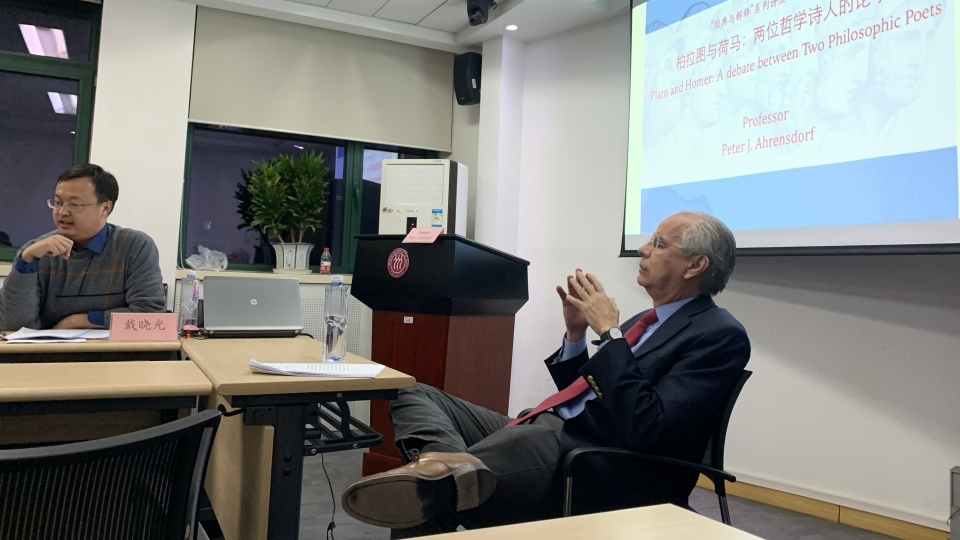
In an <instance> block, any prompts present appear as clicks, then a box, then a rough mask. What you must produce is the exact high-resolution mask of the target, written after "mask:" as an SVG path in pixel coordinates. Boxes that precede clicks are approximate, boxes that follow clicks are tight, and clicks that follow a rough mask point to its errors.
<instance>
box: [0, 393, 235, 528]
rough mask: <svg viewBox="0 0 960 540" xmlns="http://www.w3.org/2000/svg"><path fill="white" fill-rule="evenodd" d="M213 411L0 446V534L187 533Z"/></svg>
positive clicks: (215, 418) (215, 420)
mask: <svg viewBox="0 0 960 540" xmlns="http://www.w3.org/2000/svg"><path fill="white" fill-rule="evenodd" d="M219 424H220V413H219V412H218V411H203V412H201V413H199V414H195V415H191V416H188V417H186V418H183V419H180V420H176V421H174V422H170V423H167V424H163V425H161V426H157V427H152V428H149V429H145V430H142V431H137V432H134V433H129V434H126V435H120V436H117V437H109V438H106V439H99V440H95V441H88V442H81V443H74V444H65V445H59V446H48V447H42V448H30V449H24V450H3V451H0V538H2V539H3V540H19V539H27V538H31V539H32V538H64V539H67V538H69V539H71V540H86V539H90V540H94V539H102V538H111V539H114V540H125V539H130V540H134V539H136V540H154V539H155V540H174V539H176V540H184V539H187V540H193V539H194V538H195V537H196V516H197V505H198V502H199V496H200V487H201V485H202V482H203V477H204V475H205V472H206V466H207V458H208V457H209V453H210V446H211V444H212V443H213V437H214V435H215V434H216V430H217V426H218V425H219Z"/></svg>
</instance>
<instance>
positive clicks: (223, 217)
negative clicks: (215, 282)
mask: <svg viewBox="0 0 960 540" xmlns="http://www.w3.org/2000/svg"><path fill="white" fill-rule="evenodd" d="M188 139H189V140H188V145H189V148H188V154H187V155H188V161H187V171H188V174H187V181H186V183H185V186H184V210H183V215H184V219H183V223H182V227H181V242H180V245H181V260H180V263H181V266H185V260H186V258H187V257H189V256H190V255H192V254H194V253H196V252H197V247H198V246H204V247H206V248H208V249H213V250H216V251H220V252H222V253H225V254H227V259H228V261H229V265H228V266H229V269H232V270H263V271H268V270H270V269H271V268H272V267H273V266H274V253H273V249H272V247H271V246H270V244H269V241H270V240H269V239H267V238H266V237H265V236H264V235H262V234H261V233H260V232H259V231H257V230H254V229H252V228H250V227H245V226H244V224H243V219H242V218H241V216H240V214H239V213H238V201H237V199H236V198H235V194H236V192H237V188H238V184H239V183H241V182H242V181H243V177H242V171H247V170H250V169H252V168H253V167H254V163H255V162H260V161H263V160H270V159H272V158H275V157H277V156H279V155H281V154H287V155H292V156H294V157H296V156H297V155H298V154H300V153H301V152H308V151H313V152H314V153H317V154H322V155H323V157H324V161H325V166H326V167H327V168H328V169H329V171H330V173H329V177H328V179H329V192H328V194H327V203H326V206H325V207H324V209H323V211H322V212H321V216H320V218H321V219H320V221H321V223H322V225H321V226H320V227H318V228H317V230H316V231H314V232H312V233H308V234H307V235H306V236H305V237H304V242H308V243H311V244H314V245H315V246H316V248H314V250H313V252H312V253H311V256H310V264H311V266H319V264H320V257H321V255H323V248H324V247H329V248H330V254H331V257H332V259H333V271H334V272H340V273H348V272H350V271H352V253H353V247H354V240H353V236H354V235H355V234H357V233H359V232H364V233H366V232H372V233H374V234H375V233H376V232H377V228H378V223H379V205H380V173H379V169H380V162H381V161H382V160H383V159H387V158H398V157H399V158H408V157H409V158H423V157H428V154H431V152H427V151H424V150H410V149H405V148H391V147H384V146H376V145H364V144H363V143H357V142H349V141H338V140H333V139H324V138H319V137H309V136H304V135H294V134H286V133H277V132H270V131H261V130H252V129H243V128H233V127H228V126H213V125H206V124H191V126H190V135H189V137H188ZM358 156H359V157H360V158H361V159H362V164H361V163H358V160H357V159H356V158H357V157H358ZM432 157H436V153H435V152H433V153H432ZM357 201H360V203H361V204H360V205H359V208H356V206H355V204H356V202H357ZM357 210H359V212H357Z"/></svg>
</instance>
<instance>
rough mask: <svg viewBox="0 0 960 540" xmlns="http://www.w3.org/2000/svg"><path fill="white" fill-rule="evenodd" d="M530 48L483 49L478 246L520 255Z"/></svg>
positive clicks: (503, 44)
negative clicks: (526, 68)
mask: <svg viewBox="0 0 960 540" xmlns="http://www.w3.org/2000/svg"><path fill="white" fill-rule="evenodd" d="M523 79H524V44H523V43H522V42H519V41H516V40H513V39H508V38H505V37H499V38H496V39H492V40H490V41H487V42H485V43H484V44H483V70H482V73H481V83H482V84H481V88H482V96H483V97H482V99H481V101H480V132H479V148H478V150H477V192H476V214H477V215H476V240H477V241H479V242H482V243H484V244H487V245H489V246H493V247H495V248H497V249H500V250H503V251H506V252H507V253H516V251H517V241H518V233H517V230H518V223H517V218H518V216H519V197H518V192H519V189H520V136H521V133H522V131H523V129H522V126H523V121H522V119H523V111H522V108H523Z"/></svg>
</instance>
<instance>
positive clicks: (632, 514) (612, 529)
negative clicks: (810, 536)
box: [457, 504, 757, 540]
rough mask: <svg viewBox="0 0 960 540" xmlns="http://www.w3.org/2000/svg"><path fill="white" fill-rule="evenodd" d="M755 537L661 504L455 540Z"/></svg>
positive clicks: (711, 539) (470, 534)
mask: <svg viewBox="0 0 960 540" xmlns="http://www.w3.org/2000/svg"><path fill="white" fill-rule="evenodd" d="M584 538H603V539H604V540H757V537H756V536H753V535H752V534H748V533H745V532H743V531H740V530H737V529H734V528H733V527H728V526H726V525H724V524H723V523H720V522H718V521H714V520H712V519H710V518H705V517H703V516H701V515H697V514H695V513H693V512H691V511H689V510H684V509H682V508H679V507H677V506H673V505H669V504H664V505H660V506H648V507H645V508H633V509H631V510H619V511H617V512H605V513H602V514H590V515H586V516H574V517H568V518H561V519H551V520H547V521H535V522H532V523H520V524H517V525H507V526H504V527H491V528H489V529H477V530H474V531H461V532H459V533H457V540H494V539H496V540H514V539H516V540H583V539H584Z"/></svg>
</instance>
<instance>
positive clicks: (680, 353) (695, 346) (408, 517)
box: [343, 212, 750, 538]
mask: <svg viewBox="0 0 960 540" xmlns="http://www.w3.org/2000/svg"><path fill="white" fill-rule="evenodd" d="M638 252H639V254H640V256H641V257H642V258H641V260H640V268H639V274H638V276H637V283H638V284H639V285H640V286H641V287H643V288H644V289H645V290H646V291H647V293H648V294H649V295H650V298H651V299H652V300H653V306H654V307H653V309H650V310H647V311H645V312H643V313H640V314H638V315H636V316H634V317H632V318H630V319H628V320H627V321H625V322H623V323H621V320H620V313H619V310H618V309H617V306H616V304H615V303H614V301H613V299H612V298H610V297H609V296H607V294H606V293H605V292H604V288H603V285H602V284H601V283H600V281H599V280H598V279H597V278H596V277H595V276H593V275H592V274H585V273H583V272H582V271H580V270H579V269H578V270H577V271H576V272H575V275H573V276H568V278H567V284H566V287H562V286H558V287H557V293H558V294H559V296H560V300H561V303H562V306H563V318H564V322H565V324H566V334H565V335H564V337H563V343H562V346H561V348H560V349H559V350H558V351H557V352H555V353H554V354H552V355H550V357H549V358H547V360H546V367H547V369H548V370H549V372H550V375H551V376H552V377H553V380H554V382H556V385H557V388H558V389H559V390H560V391H559V392H558V393H557V394H554V395H553V396H550V397H548V398H547V399H546V400H544V401H543V402H542V403H541V404H540V405H539V406H537V407H535V408H534V409H531V410H528V411H525V412H524V413H521V415H520V416H519V417H518V418H516V419H513V418H509V417H506V416H503V415H501V414H498V413H496V412H493V411H490V410H487V409H484V408H482V407H478V406H475V405H472V404H470V403H467V402H465V401H463V400H460V399H457V398H455V397H453V396H450V395H448V394H446V393H444V392H442V391H440V390H437V389H435V388H432V387H429V386H426V385H421V384H418V385H417V386H416V387H414V388H413V389H410V390H406V391H401V393H400V395H399V397H398V398H397V400H395V401H394V402H393V403H392V404H391V418H392V421H393V425H394V430H395V433H396V444H397V447H398V449H400V450H401V453H402V454H404V455H405V456H406V457H407V459H409V460H410V462H409V463H408V464H407V465H404V466H403V467H400V468H397V469H394V470H392V471H387V472H385V473H381V474H377V475H373V476H369V477H366V478H363V479H361V480H359V481H357V482H355V483H354V484H352V485H350V486H349V487H347V489H346V491H345V492H344V494H343V506H344V508H345V509H346V511H347V512H348V513H349V514H351V515H352V516H354V517H356V518H357V519H359V520H361V521H364V522H367V523H371V524H375V525H379V526H383V527H390V528H393V529H400V531H394V533H395V534H394V537H395V538H402V537H407V536H412V535H419V534H427V533H430V532H440V531H444V530H450V529H451V528H455V527H456V526H457V525H463V526H464V527H466V528H477V527H487V526H494V525H503V524H507V523H516V522H520V521H531V520H537V519H546V518H551V517H557V516H559V515H560V513H561V511H562V504H561V498H562V482H561V481H560V477H559V476H560V475H559V472H558V464H559V463H561V462H562V460H563V457H564V456H565V455H566V454H567V453H569V452H570V451H571V450H573V449H575V448H579V447H585V446H607V447H617V448H623V449H625V450H631V451H638V452H644V453H649V454H656V455H661V456H666V457H670V458H676V459H682V460H686V461H691V462H700V460H701V459H702V458H703V455H704V453H705V451H706V446H707V444H708V441H709V438H710V433H711V431H712V429H713V428H714V426H715V425H716V423H717V422H718V420H719V416H720V414H721V413H722V407H723V405H724V403H725V402H726V399H727V397H728V395H729V393H730V390H731V388H732V386H733V384H734V383H735V381H736V380H737V378H738V377H739V376H740V374H741V373H742V371H743V369H744V366H746V364H747V360H748V359H749V357H750V342H749V340H748V339H747V333H746V331H745V330H744V328H743V326H741V325H740V323H739V322H737V320H736V319H734V318H733V316H732V315H730V313H728V312H727V311H726V310H725V309H721V308H719V307H717V305H716V304H715V303H714V301H713V299H712V298H711V297H712V296H714V295H716V294H718V293H719V292H720V291H722V290H723V288H724V287H725V286H726V284H727V280H728V279H729V277H730V274H731V273H732V272H733V267H734V260H735V252H736V243H735V240H734V237H733V234H732V233H731V232H730V230H729V229H728V228H727V227H726V226H725V225H724V224H723V223H722V222H721V221H720V220H718V219H716V218H714V217H712V216H709V215H707V214H701V213H693V212H683V213H679V214H674V215H672V216H669V217H667V218H666V219H664V220H663V222H661V223H660V225H659V227H657V230H656V231H654V233H653V235H652V236H651V237H650V240H649V241H648V242H647V243H646V244H644V245H643V246H641V247H640V248H639V249H638ZM588 327H589V328H592V329H593V331H594V332H596V334H597V335H599V336H600V340H599V341H598V342H595V343H597V344H598V350H597V352H596V353H595V354H594V355H593V356H589V355H588V353H587V345H586V330H587V328H588ZM587 459H588V460H591V459H593V461H588V462H587V463H586V464H585V466H586V467H587V469H588V471H589V472H588V473H587V475H588V476H590V477H591V481H590V482H585V483H584V484H583V486H582V487H580V488H578V490H577V491H576V493H575V495H576V500H575V506H576V508H578V510H579V511H589V512H596V511H605V510H613V509H617V508H625V507H633V506H641V505H649V504H659V503H674V504H678V505H681V506H686V505H687V498H688V496H689V495H690V492H691V491H692V490H693V487H694V485H695V484H696V481H697V475H696V473H693V472H689V471H684V470H678V469H677V468H670V467H666V466H661V465H657V464H647V465H640V466H638V465H635V464H633V465H630V466H623V465H618V464H616V463H612V462H608V461H604V460H602V459H601V458H587ZM404 529H405V530H404Z"/></svg>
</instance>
